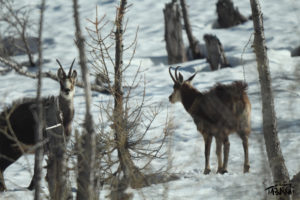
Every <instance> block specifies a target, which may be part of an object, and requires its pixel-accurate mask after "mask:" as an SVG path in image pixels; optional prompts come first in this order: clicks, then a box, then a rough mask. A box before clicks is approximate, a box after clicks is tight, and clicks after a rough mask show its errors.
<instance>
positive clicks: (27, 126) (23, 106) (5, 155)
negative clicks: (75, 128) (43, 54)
mask: <svg viewBox="0 0 300 200" xmlns="http://www.w3.org/2000/svg"><path fill="white" fill-rule="evenodd" d="M74 61H75V60H74ZM74 61H73V63H72V65H71V68H70V70H69V73H68V74H66V73H65V71H64V70H63V68H62V66H61V64H60V62H59V61H58V60H57V62H58V64H59V65H60V69H58V71H57V76H58V79H59V82H60V93H59V96H58V97H54V96H51V97H49V98H43V99H42V105H43V113H44V116H45V117H44V119H45V121H44V122H42V123H43V127H44V128H43V129H44V132H45V131H46V128H47V127H50V126H53V125H57V124H53V123H54V122H57V121H59V122H60V123H61V124H62V127H63V130H64V135H65V137H66V138H68V137H69V136H70V134H71V130H72V129H71V124H72V120H73V118H74V105H73V98H74V92H75V88H74V85H75V81H76V77H77V72H76V70H73V71H72V67H73V64H74ZM36 109H37V105H36V99H22V100H21V101H16V102H14V103H13V104H12V106H10V107H9V108H7V109H4V110H3V111H2V112H1V114H0V192H1V191H4V190H6V186H5V182H4V178H3V172H4V170H5V169H6V168H7V167H8V166H9V165H11V164H12V163H14V162H15V161H16V160H17V159H18V158H20V157H21V156H22V155H23V154H24V153H33V151H34V145H36V142H35V136H34V134H35V126H36V125H37V122H36V121H35V117H34V112H37V111H36ZM53 110H58V112H57V113H56V114H54V113H55V112H53ZM44 135H45V134H44ZM33 188H34V179H32V181H31V183H30V186H29V189H33Z"/></svg>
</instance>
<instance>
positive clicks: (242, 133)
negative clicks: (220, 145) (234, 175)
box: [238, 131, 250, 173]
mask: <svg viewBox="0 0 300 200" xmlns="http://www.w3.org/2000/svg"><path fill="white" fill-rule="evenodd" d="M238 134H239V136H240V137H241V139H242V141H243V148H244V157H245V159H244V173H247V172H249V169H250V164H249V156H248V134H247V132H246V131H238Z"/></svg>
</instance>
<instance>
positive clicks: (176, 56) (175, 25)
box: [163, 2, 187, 64]
mask: <svg viewBox="0 0 300 200" xmlns="http://www.w3.org/2000/svg"><path fill="white" fill-rule="evenodd" d="M163 12H164V17H165V41H166V49H167V53H168V63H169V64H175V63H182V62H185V61H186V60H187V59H186V53H185V50H184V44H183V39H182V25H181V22H180V19H181V18H180V17H181V16H180V10H179V5H178V4H176V3H175V2H171V3H168V4H166V7H165V9H164V10H163Z"/></svg>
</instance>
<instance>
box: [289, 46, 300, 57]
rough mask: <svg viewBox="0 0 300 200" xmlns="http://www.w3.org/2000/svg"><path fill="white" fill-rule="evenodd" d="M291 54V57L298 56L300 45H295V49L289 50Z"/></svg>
mask: <svg viewBox="0 0 300 200" xmlns="http://www.w3.org/2000/svg"><path fill="white" fill-rule="evenodd" d="M291 56H292V57H296V56H300V46H299V47H296V48H295V49H293V50H292V51H291Z"/></svg>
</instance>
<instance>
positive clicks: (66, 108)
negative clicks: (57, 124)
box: [58, 94, 74, 126]
mask: <svg viewBox="0 0 300 200" xmlns="http://www.w3.org/2000/svg"><path fill="white" fill-rule="evenodd" d="M58 106H59V109H60V111H61V113H62V121H63V125H64V126H68V125H69V124H70V123H71V122H72V120H73V117H74V103H73V98H66V97H65V96H64V95H61V94H60V95H59V96H58Z"/></svg>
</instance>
